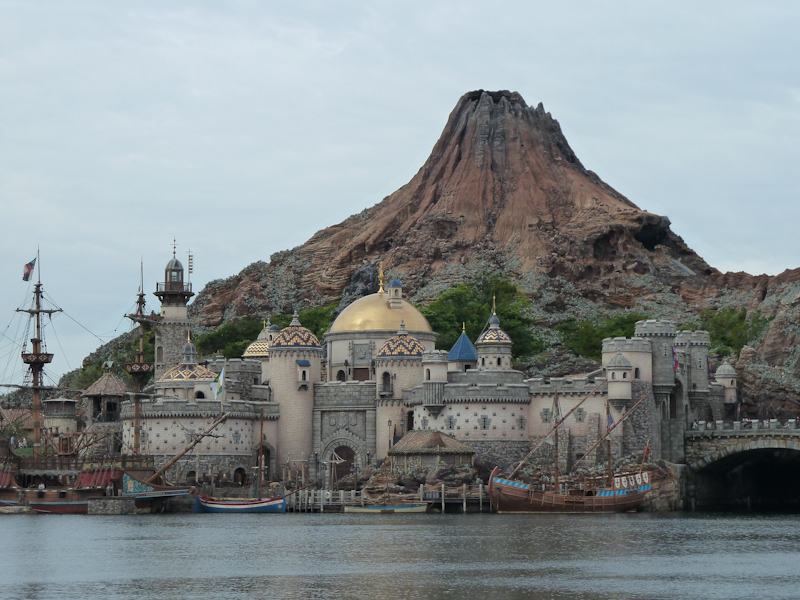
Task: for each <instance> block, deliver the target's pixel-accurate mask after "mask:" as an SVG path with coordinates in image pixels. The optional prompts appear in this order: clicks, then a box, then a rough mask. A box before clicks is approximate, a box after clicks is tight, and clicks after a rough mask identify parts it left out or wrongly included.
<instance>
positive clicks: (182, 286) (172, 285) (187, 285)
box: [156, 281, 192, 294]
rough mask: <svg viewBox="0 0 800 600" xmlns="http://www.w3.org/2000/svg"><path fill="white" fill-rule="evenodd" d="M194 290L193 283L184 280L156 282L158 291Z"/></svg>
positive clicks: (185, 291) (186, 291)
mask: <svg viewBox="0 0 800 600" xmlns="http://www.w3.org/2000/svg"><path fill="white" fill-rule="evenodd" d="M191 291H192V284H191V282H183V281H164V282H162V283H156V293H157V294H158V293H164V292H183V293H191Z"/></svg>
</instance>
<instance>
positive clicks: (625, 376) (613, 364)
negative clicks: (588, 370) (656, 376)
mask: <svg viewBox="0 0 800 600" xmlns="http://www.w3.org/2000/svg"><path fill="white" fill-rule="evenodd" d="M604 367H605V370H606V381H608V399H609V400H623V401H628V400H630V399H631V380H632V372H633V367H632V366H631V361H629V360H628V359H627V358H625V356H624V355H623V354H622V352H617V353H616V354H615V355H614V356H612V357H611V360H609V361H608V363H607V364H606V365H604Z"/></svg>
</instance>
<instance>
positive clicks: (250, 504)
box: [193, 494, 286, 513]
mask: <svg viewBox="0 0 800 600" xmlns="http://www.w3.org/2000/svg"><path fill="white" fill-rule="evenodd" d="M193 512H196V513H198V512H202V513H285V512H286V499H285V498H284V497H283V496H279V497H276V498H263V499H261V500H258V499H255V498H212V497H211V496H203V495H202V494H197V500H196V501H195V503H194V511H193Z"/></svg>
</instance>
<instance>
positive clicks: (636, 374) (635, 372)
mask: <svg viewBox="0 0 800 600" xmlns="http://www.w3.org/2000/svg"><path fill="white" fill-rule="evenodd" d="M641 376H642V375H641V373H639V367H636V369H635V370H634V371H633V378H634V379H639V378H640V377H641Z"/></svg>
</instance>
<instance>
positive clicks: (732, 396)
mask: <svg viewBox="0 0 800 600" xmlns="http://www.w3.org/2000/svg"><path fill="white" fill-rule="evenodd" d="M737 378H738V375H737V374H736V369H734V368H733V367H732V366H731V365H730V364H729V363H726V362H725V363H722V364H721V365H720V366H719V368H718V369H717V371H716V373H714V379H716V380H717V383H718V384H720V385H721V386H722V389H723V390H724V394H725V404H736V379H737Z"/></svg>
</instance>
